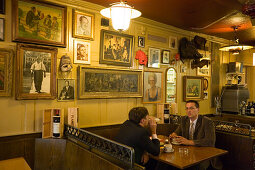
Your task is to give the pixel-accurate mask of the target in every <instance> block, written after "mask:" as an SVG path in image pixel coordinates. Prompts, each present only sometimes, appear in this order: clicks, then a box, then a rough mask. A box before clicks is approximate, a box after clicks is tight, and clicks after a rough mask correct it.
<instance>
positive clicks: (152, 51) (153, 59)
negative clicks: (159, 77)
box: [148, 48, 160, 68]
mask: <svg viewBox="0 0 255 170" xmlns="http://www.w3.org/2000/svg"><path fill="white" fill-rule="evenodd" d="M148 67H154V68H159V67H160V49H157V48H149V57H148Z"/></svg>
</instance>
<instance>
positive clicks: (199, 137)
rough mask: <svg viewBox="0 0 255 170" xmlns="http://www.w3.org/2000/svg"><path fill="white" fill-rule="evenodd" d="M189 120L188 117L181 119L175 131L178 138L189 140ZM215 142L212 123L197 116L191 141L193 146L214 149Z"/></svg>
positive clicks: (204, 117) (205, 118) (203, 117)
mask: <svg viewBox="0 0 255 170" xmlns="http://www.w3.org/2000/svg"><path fill="white" fill-rule="evenodd" d="M189 128H190V120H189V117H188V116H184V117H182V119H181V125H180V126H179V127H178V128H177V129H176V130H175V133H176V134H177V135H179V136H182V137H185V138H186V139H189ZM215 140H216V135H215V128H214V124H213V121H212V120H211V119H209V118H208V117H206V116H202V115H198V119H197V123H196V127H195V131H194V134H193V141H194V143H195V146H211V147H214V145H215Z"/></svg>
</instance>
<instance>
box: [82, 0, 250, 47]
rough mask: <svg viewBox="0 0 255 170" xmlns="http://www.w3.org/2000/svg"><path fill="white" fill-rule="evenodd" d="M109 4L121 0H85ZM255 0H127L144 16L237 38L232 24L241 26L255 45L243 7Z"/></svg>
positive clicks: (245, 39)
mask: <svg viewBox="0 0 255 170" xmlns="http://www.w3.org/2000/svg"><path fill="white" fill-rule="evenodd" d="M86 1H88V2H92V3H95V4H99V5H102V6H105V7H109V6H110V4H111V3H115V2H118V1H119V0H86ZM248 1H254V0H127V3H128V4H129V5H131V6H134V8H135V9H137V10H139V11H141V12H142V17H145V18H149V19H152V20H155V21H158V22H161V23H165V24H168V25H172V26H175V27H178V28H182V29H185V30H189V31H194V32H199V33H205V34H209V35H214V36H217V37H221V38H225V39H229V40H234V35H235V34H234V30H233V28H231V27H232V26H239V28H238V30H237V33H236V34H237V37H238V38H239V39H240V43H244V44H249V45H255V27H252V24H251V20H250V16H246V15H244V14H242V7H243V5H244V4H245V3H247V2H248ZM249 3H253V2H249Z"/></svg>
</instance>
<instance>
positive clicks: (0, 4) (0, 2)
mask: <svg viewBox="0 0 255 170" xmlns="http://www.w3.org/2000/svg"><path fill="white" fill-rule="evenodd" d="M0 14H5V0H0Z"/></svg>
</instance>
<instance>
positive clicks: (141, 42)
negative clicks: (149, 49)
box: [138, 36, 145, 48]
mask: <svg viewBox="0 0 255 170" xmlns="http://www.w3.org/2000/svg"><path fill="white" fill-rule="evenodd" d="M138 47H142V48H144V47H145V37H141V36H138Z"/></svg>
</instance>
